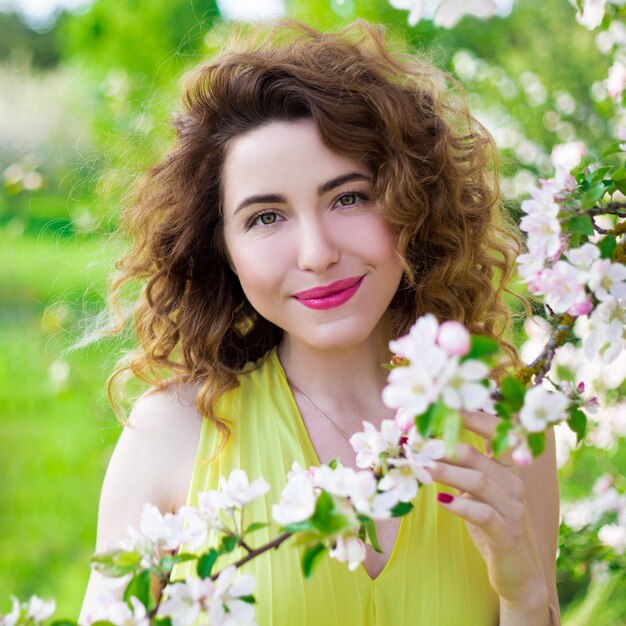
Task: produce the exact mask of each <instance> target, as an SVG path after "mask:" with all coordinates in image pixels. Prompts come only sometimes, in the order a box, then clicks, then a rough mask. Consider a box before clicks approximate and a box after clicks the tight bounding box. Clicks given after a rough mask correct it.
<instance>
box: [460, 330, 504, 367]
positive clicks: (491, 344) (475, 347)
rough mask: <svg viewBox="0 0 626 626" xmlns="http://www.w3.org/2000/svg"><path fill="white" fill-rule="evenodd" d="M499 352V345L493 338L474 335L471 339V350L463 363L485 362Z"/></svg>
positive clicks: (463, 358)
mask: <svg viewBox="0 0 626 626" xmlns="http://www.w3.org/2000/svg"><path fill="white" fill-rule="evenodd" d="M499 350H500V347H499V346H498V343H497V342H496V341H494V340H493V339H491V337H485V336H484V335H472V336H471V338H470V350H469V352H468V353H467V354H466V355H465V356H463V357H462V358H461V362H463V361H467V360H468V359H479V360H484V359H485V358H487V357H490V356H494V355H495V354H497V353H498V351H499Z"/></svg>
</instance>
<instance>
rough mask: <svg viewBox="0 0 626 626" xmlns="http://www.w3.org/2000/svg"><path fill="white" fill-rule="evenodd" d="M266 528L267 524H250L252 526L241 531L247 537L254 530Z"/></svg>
mask: <svg viewBox="0 0 626 626" xmlns="http://www.w3.org/2000/svg"><path fill="white" fill-rule="evenodd" d="M267 526H269V522H252V524H250V526H248V527H247V528H246V529H245V530H244V531H243V534H244V535H247V534H249V533H253V532H254V531H255V530H261V528H266V527H267Z"/></svg>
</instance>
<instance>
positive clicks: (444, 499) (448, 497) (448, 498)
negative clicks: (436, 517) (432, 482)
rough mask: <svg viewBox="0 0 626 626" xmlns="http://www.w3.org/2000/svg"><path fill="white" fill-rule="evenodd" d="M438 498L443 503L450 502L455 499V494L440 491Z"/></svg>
mask: <svg viewBox="0 0 626 626" xmlns="http://www.w3.org/2000/svg"><path fill="white" fill-rule="evenodd" d="M437 500H439V502H441V503H442V504H450V502H452V500H454V496H452V495H450V494H449V493H438V494H437Z"/></svg>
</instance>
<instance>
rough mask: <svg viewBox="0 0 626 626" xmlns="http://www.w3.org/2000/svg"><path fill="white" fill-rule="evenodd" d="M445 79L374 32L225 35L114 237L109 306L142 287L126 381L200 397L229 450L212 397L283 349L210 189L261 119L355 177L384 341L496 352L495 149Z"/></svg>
mask: <svg viewBox="0 0 626 626" xmlns="http://www.w3.org/2000/svg"><path fill="white" fill-rule="evenodd" d="M460 92H461V90H460V88H459V86H458V85H456V84H455V83H454V81H452V79H451V78H450V77H449V76H447V75H446V74H444V73H443V72H441V71H439V70H438V69H436V68H435V67H433V66H432V65H431V64H430V63H428V62H425V61H422V60H420V59H418V58H417V57H416V56H415V55H413V54H408V53H406V52H403V51H400V50H399V49H394V46H393V45H392V44H390V43H389V42H387V41H386V40H385V37H384V30H383V28H382V27H380V26H373V25H370V24H368V23H366V22H364V21H358V22H355V23H353V24H351V25H350V26H348V27H345V28H343V29H341V30H339V31H338V32H334V33H323V32H318V31H316V30H314V29H313V28H310V27H308V26H306V25H304V24H301V23H298V22H294V21H291V20H289V21H286V20H282V21H280V22H278V23H276V24H273V25H270V26H261V25H259V26H256V27H255V28H254V29H252V32H246V31H245V30H244V29H239V30H236V31H235V32H234V33H233V34H232V36H231V38H230V41H229V42H228V44H227V45H226V48H225V50H224V51H223V52H221V53H219V54H218V55H217V56H216V57H214V58H212V59H211V60H209V62H207V63H206V64H203V65H201V66H200V67H199V68H197V69H196V70H195V71H193V72H192V73H191V74H190V76H189V77H188V80H187V83H186V86H185V88H184V94H183V104H184V108H183V111H182V112H181V113H180V114H179V115H178V116H177V117H176V118H175V121H174V127H175V129H176V131H177V135H176V140H175V143H174V146H173V147H172V149H171V150H170V151H169V152H168V153H167V154H166V156H165V157H164V158H163V159H162V161H161V162H160V163H158V164H157V165H156V166H155V167H153V168H152V169H151V170H150V171H149V172H148V174H147V175H146V176H145V178H144V179H143V181H142V182H141V184H140V185H139V187H138V190H137V193H136V196H135V198H134V202H133V203H132V206H130V208H129V209H128V210H126V211H125V213H123V216H122V222H121V227H122V229H124V230H125V231H130V233H131V234H132V235H133V236H134V240H135V243H134V246H133V248H132V249H131V250H130V251H129V252H128V254H126V256H124V257H123V258H122V259H121V260H120V261H119V262H118V265H117V267H118V269H119V271H120V274H119V276H118V278H117V279H116V280H115V282H114V283H113V286H112V293H111V299H110V301H111V304H112V306H113V307H114V308H116V310H118V311H119V306H120V291H121V289H122V287H123V286H124V285H125V284H126V283H128V282H129V281H131V280H135V279H140V280H142V281H145V282H146V284H145V287H144V289H143V291H142V294H141V297H140V298H139V301H138V302H137V304H136V306H135V311H134V322H135V330H136V333H137V337H138V341H139V345H140V348H139V349H138V351H136V352H135V353H133V355H132V356H131V358H130V359H128V360H127V362H126V363H125V364H124V365H123V366H121V367H120V368H119V369H118V370H117V371H116V372H115V373H114V374H113V375H112V377H111V379H110V382H109V385H110V386H109V390H110V391H111V389H112V387H111V385H112V384H113V382H114V381H115V380H116V379H117V378H118V376H119V375H120V374H122V373H124V372H126V374H128V375H135V376H137V377H139V378H140V379H141V380H144V381H147V382H150V383H152V384H156V385H157V388H162V387H163V386H164V385H165V384H166V382H164V381H163V380H162V378H160V377H159V374H160V373H162V372H164V371H165V372H168V373H169V375H172V374H173V375H174V377H175V379H176V380H179V381H182V380H185V381H192V382H195V383H198V384H199V389H198V393H197V398H196V403H197V408H198V410H199V411H200V413H201V414H202V415H204V416H206V417H207V418H209V419H211V420H213V421H214V423H215V425H216V426H217V428H218V429H219V430H220V433H221V434H222V441H223V442H225V440H226V438H227V436H228V433H229V429H228V426H227V424H226V423H225V422H224V421H223V420H221V419H219V418H218V417H217V416H216V415H214V412H213V407H214V406H215V402H216V400H217V398H218V397H219V396H220V395H221V394H222V393H224V392H225V391H227V390H229V389H232V388H233V387H235V386H236V385H237V380H236V375H237V373H239V372H240V371H241V369H242V368H243V366H244V365H245V364H246V363H248V362H251V361H258V360H259V359H260V358H261V357H262V356H264V355H265V354H266V353H267V352H268V351H269V350H270V349H271V348H273V347H274V346H276V345H277V344H278V343H279V341H280V340H281V337H282V331H281V329H280V328H278V327H277V326H275V325H274V324H272V323H271V322H269V321H267V320H265V319H264V318H262V317H261V316H260V315H258V314H257V312H256V311H255V310H254V309H253V308H252V306H251V305H250V303H249V302H248V301H247V299H246V297H245V296H244V293H243V291H242V289H241V286H240V284H239V281H238V278H237V276H236V275H235V274H234V273H233V271H232V269H231V267H230V265H229V263H228V262H227V259H226V255H225V245H224V237H223V228H222V190H221V187H220V179H221V172H222V167H223V164H224V158H225V154H226V150H227V147H228V145H229V142H230V141H231V140H232V139H233V138H234V137H236V136H238V135H241V134H242V133H245V132H247V131H250V130H252V129H255V128H257V127H259V126H260V125H262V124H264V123H267V122H270V121H294V120H299V119H304V118H308V119H312V120H314V121H315V123H316V125H317V128H318V130H319V133H320V136H321V138H322V141H323V142H324V143H325V144H326V146H327V147H329V148H330V149H331V150H333V151H335V152H337V153H339V154H341V155H345V156H348V157H352V158H354V159H356V160H359V161H361V162H363V163H364V164H366V165H367V166H368V167H369V168H370V169H371V171H372V172H374V176H375V183H374V184H375V189H374V192H375V196H376V197H377V198H378V199H379V202H380V205H381V206H382V207H384V209H383V210H384V219H385V220H386V221H387V223H388V224H389V226H390V227H391V228H392V230H393V232H394V233H396V234H397V251H398V253H399V255H400V257H401V259H402V264H403V268H404V275H403V278H402V281H401V284H400V288H399V289H398V291H397V293H396V295H395V297H394V299H393V302H392V303H391V305H390V307H391V313H392V315H391V319H392V326H393V328H392V331H393V333H394V334H395V336H399V335H402V334H405V333H406V332H407V331H408V329H409V327H410V326H411V325H412V324H413V323H414V322H415V319H416V318H417V317H418V316H419V315H421V314H424V313H426V312H431V313H434V314H436V315H437V316H438V317H439V318H440V319H442V320H443V319H446V320H457V321H459V322H461V323H463V324H465V325H466V326H467V327H468V328H469V330H470V331H471V332H473V333H481V334H484V335H487V336H490V337H492V338H495V339H496V340H497V341H498V342H499V343H500V344H501V345H502V346H503V347H504V348H505V349H506V350H507V351H508V353H509V355H510V356H511V357H512V358H513V359H515V350H514V348H513V347H512V346H511V345H510V344H509V343H508V342H507V341H506V340H505V339H504V332H505V329H506V327H507V325H508V321H509V312H508V310H507V308H506V306H505V305H504V303H503V301H502V295H503V292H504V291H507V287H506V285H507V282H508V279H509V277H510V273H511V265H512V263H511V261H512V259H513V257H514V255H515V254H516V252H517V241H516V239H515V237H514V236H513V235H512V232H511V229H510V228H509V227H507V226H506V224H500V223H499V222H500V221H501V218H500V217H499V215H498V197H499V196H498V186H497V170H496V165H495V147H494V143H493V140H492V138H491V136H490V135H489V133H488V132H487V131H486V130H485V128H484V127H483V126H482V125H481V124H480V123H479V122H478V121H477V120H476V119H475V118H474V117H472V116H471V115H470V114H469V112H468V110H467V106H466V104H465V101H464V99H463V97H462V96H461V95H460Z"/></svg>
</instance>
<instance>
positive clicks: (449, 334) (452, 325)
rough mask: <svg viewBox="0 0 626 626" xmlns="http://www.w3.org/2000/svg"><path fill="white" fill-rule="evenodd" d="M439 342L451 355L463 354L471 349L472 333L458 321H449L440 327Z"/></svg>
mask: <svg viewBox="0 0 626 626" xmlns="http://www.w3.org/2000/svg"><path fill="white" fill-rule="evenodd" d="M437 343H438V344H439V345H440V346H441V347H442V348H443V349H444V350H445V351H446V352H447V353H448V354H450V355H453V356H463V355H464V354H467V353H468V352H469V349H470V335H469V333H468V332H467V330H466V328H465V327H464V326H463V325H462V324H459V323H458V322H453V321H447V322H444V323H443V324H442V325H441V326H440V327H439V333H438V335H437Z"/></svg>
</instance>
